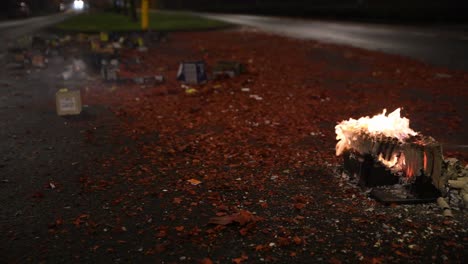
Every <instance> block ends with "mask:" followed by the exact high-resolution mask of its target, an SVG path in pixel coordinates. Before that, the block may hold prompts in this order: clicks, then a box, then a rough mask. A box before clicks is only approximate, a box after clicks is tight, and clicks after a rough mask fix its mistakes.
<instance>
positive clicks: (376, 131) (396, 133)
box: [335, 108, 417, 167]
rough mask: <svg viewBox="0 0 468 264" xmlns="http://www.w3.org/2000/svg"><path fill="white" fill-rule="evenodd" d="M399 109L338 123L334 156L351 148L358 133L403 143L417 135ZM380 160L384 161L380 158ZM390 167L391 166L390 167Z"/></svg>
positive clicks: (390, 163)
mask: <svg viewBox="0 0 468 264" xmlns="http://www.w3.org/2000/svg"><path fill="white" fill-rule="evenodd" d="M400 110H401V109H400V108H398V109H396V110H395V111H393V112H391V113H390V114H388V115H386V113H387V109H384V110H383V112H382V113H381V114H377V115H375V116H373V117H368V116H366V117H361V118H359V119H353V118H350V119H349V120H345V121H342V122H340V123H339V124H338V125H336V126H335V132H336V139H337V140H338V143H337V144H336V155H337V156H339V155H341V154H342V153H343V151H345V150H347V149H349V148H350V146H351V142H352V141H353V140H356V137H357V135H359V134H360V133H367V134H368V135H370V136H378V135H383V136H386V137H392V138H397V139H398V140H399V141H401V142H403V141H404V140H405V139H407V138H408V137H410V136H415V135H417V133H416V132H415V131H414V130H412V129H411V128H410V127H409V119H408V118H405V117H401V116H400ZM381 160H384V159H382V158H381ZM387 162H389V164H388V165H392V163H393V165H395V164H396V162H397V160H395V159H392V160H390V161H387ZM386 165H387V164H386ZM390 167H391V166H390Z"/></svg>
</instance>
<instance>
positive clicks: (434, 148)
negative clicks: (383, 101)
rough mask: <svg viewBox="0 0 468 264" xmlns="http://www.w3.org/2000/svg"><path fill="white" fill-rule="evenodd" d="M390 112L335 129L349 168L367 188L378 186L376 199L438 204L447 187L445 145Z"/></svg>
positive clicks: (339, 145) (343, 123) (351, 173)
mask: <svg viewBox="0 0 468 264" xmlns="http://www.w3.org/2000/svg"><path fill="white" fill-rule="evenodd" d="M385 113H386V111H385V110H384V112H383V113H382V114H379V115H376V116H374V117H372V118H369V117H362V118H360V119H358V120H355V119H350V120H347V121H343V122H341V123H339V124H338V125H337V126H336V127H335V131H336V134H337V139H338V140H339V141H338V143H337V145H336V154H337V155H338V156H339V155H343V157H344V170H345V171H346V172H347V173H348V174H349V175H350V176H352V177H355V178H357V180H358V181H359V184H360V185H361V186H362V187H371V188H373V190H372V191H371V195H372V196H373V197H374V198H376V199H377V200H379V201H381V202H383V203H422V202H434V201H435V199H437V197H439V196H440V195H441V193H444V191H445V190H444V189H445V184H446V180H445V179H444V178H443V176H442V160H443V157H442V148H441V145H440V144H439V143H438V142H437V141H435V140H434V139H433V138H431V137H426V136H422V135H420V134H418V133H416V132H414V131H413V130H412V129H410V128H409V120H408V119H407V118H401V117H400V109H397V110H395V111H394V112H393V113H390V114H389V115H388V116H386V115H385ZM398 183H401V184H402V185H399V184H398ZM381 186H388V187H381Z"/></svg>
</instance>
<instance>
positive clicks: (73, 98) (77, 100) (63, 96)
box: [55, 89, 82, 116]
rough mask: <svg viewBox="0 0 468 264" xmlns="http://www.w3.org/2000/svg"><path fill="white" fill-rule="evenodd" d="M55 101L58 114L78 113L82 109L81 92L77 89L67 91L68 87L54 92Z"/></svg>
mask: <svg viewBox="0 0 468 264" xmlns="http://www.w3.org/2000/svg"><path fill="white" fill-rule="evenodd" d="M55 103H56V108H57V114H58V115H59V116H66V115H79V114H80V113H81V110H82V105H81V93H80V91H79V90H77V91H69V90H68V89H60V90H59V91H58V92H57V93H56V94H55Z"/></svg>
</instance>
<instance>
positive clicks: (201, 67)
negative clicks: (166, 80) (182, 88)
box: [177, 61, 207, 84]
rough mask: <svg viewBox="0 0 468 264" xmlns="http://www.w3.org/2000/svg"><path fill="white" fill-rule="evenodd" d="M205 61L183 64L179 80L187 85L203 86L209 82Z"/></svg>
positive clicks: (180, 66) (179, 71) (178, 73)
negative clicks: (202, 84)
mask: <svg viewBox="0 0 468 264" xmlns="http://www.w3.org/2000/svg"><path fill="white" fill-rule="evenodd" d="M205 69H206V65H205V62H204V61H194V62H182V63H181V64H180V65H179V70H178V72H177V80H178V81H181V82H184V83H187V84H201V83H204V82H206V81H207V76H206V70H205Z"/></svg>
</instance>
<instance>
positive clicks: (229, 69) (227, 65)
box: [213, 61, 245, 79]
mask: <svg viewBox="0 0 468 264" xmlns="http://www.w3.org/2000/svg"><path fill="white" fill-rule="evenodd" d="M244 72H245V65H244V64H241V63H240V62H236V61H219V62H218V63H217V64H216V65H215V66H214V67H213V76H214V78H215V79H217V78H221V77H229V78H233V77H235V76H238V75H240V74H242V73H244Z"/></svg>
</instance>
